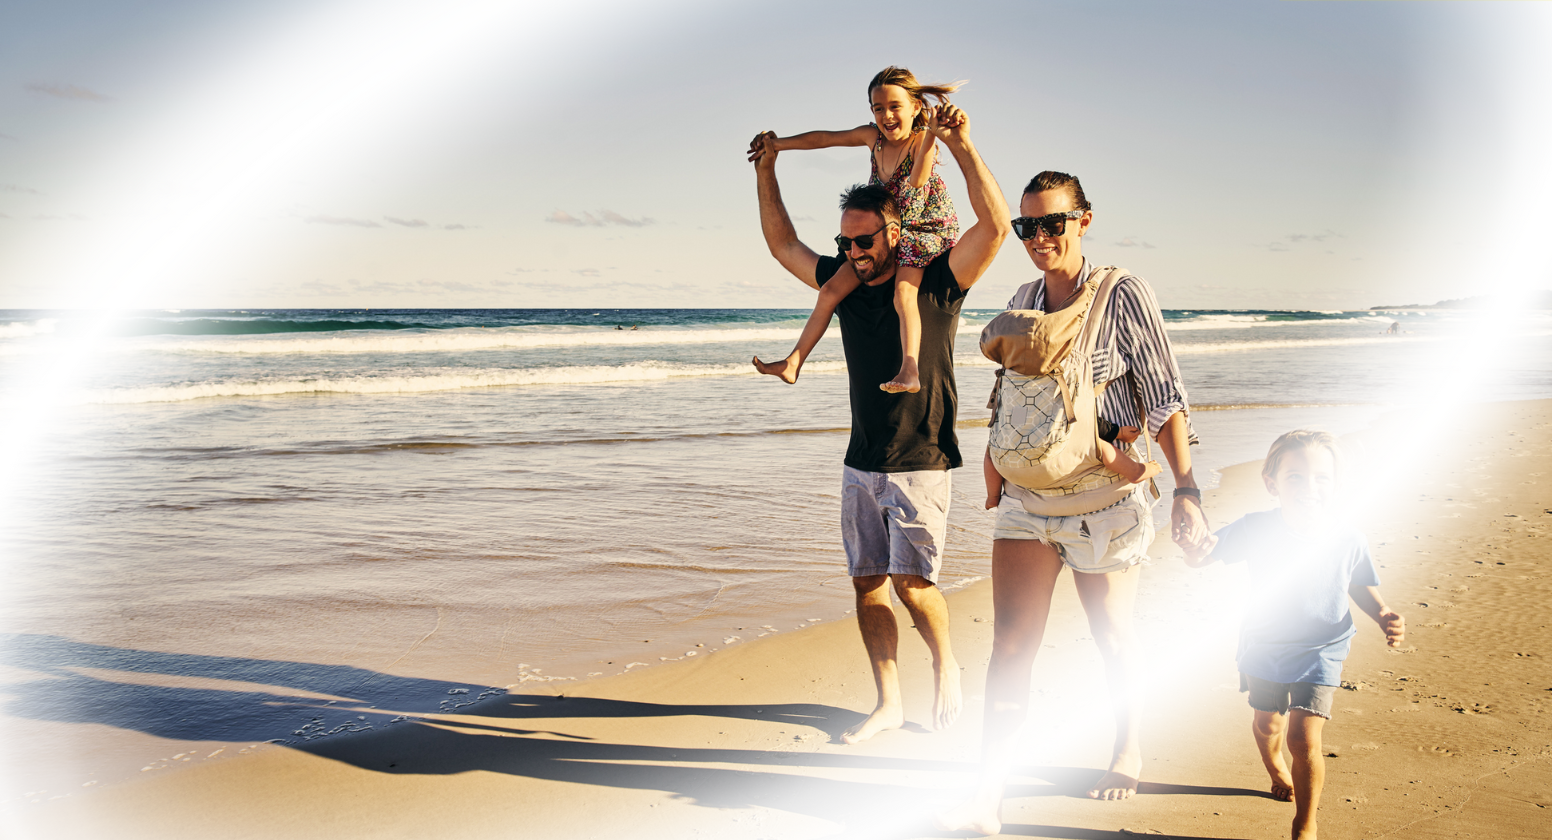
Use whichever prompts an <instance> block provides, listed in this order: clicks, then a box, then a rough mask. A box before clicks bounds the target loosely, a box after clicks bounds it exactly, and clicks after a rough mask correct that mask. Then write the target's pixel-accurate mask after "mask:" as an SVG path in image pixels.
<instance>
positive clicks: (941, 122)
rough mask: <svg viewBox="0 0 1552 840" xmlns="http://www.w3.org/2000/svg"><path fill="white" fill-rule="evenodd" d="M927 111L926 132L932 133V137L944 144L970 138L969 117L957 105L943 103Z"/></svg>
mask: <svg viewBox="0 0 1552 840" xmlns="http://www.w3.org/2000/svg"><path fill="white" fill-rule="evenodd" d="M927 111H928V113H927V130H928V131H930V132H932V136H934V137H936V138H938V139H939V140H942V141H943V142H945V143H947V142H948V141H950V140H964V139H965V138H966V137H969V136H970V117H969V116H967V115H966V114H965V112H964V109H962V108H960V107H959V106H958V105H953V104H950V103H948V102H944V103H943V104H942V105H939V106H938V107H936V108H929V109H927Z"/></svg>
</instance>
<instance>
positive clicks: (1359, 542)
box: [1348, 534, 1380, 586]
mask: <svg viewBox="0 0 1552 840" xmlns="http://www.w3.org/2000/svg"><path fill="white" fill-rule="evenodd" d="M1349 580H1350V581H1351V583H1349V584H1348V585H1349V586H1379V585H1380V573H1379V572H1377V571H1375V569H1374V556H1373V555H1372V554H1370V553H1369V540H1368V539H1367V538H1365V537H1364V535H1363V534H1357V535H1355V538H1354V540H1353V572H1352V575H1351V577H1350V578H1349Z"/></svg>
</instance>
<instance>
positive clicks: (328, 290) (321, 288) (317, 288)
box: [297, 280, 344, 295]
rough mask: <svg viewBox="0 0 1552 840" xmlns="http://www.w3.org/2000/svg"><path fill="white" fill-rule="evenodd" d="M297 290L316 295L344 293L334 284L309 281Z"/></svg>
mask: <svg viewBox="0 0 1552 840" xmlns="http://www.w3.org/2000/svg"><path fill="white" fill-rule="evenodd" d="M297 288H299V289H301V290H302V291H304V292H307V293H308V294H314V295H333V294H338V293H340V292H342V291H344V290H343V289H341V288H340V287H339V286H336V285H334V284H333V283H325V282H323V281H322V280H309V281H307V282H306V283H302V284H301V285H299V286H297Z"/></svg>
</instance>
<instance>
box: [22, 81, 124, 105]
mask: <svg viewBox="0 0 1552 840" xmlns="http://www.w3.org/2000/svg"><path fill="white" fill-rule="evenodd" d="M27 89H28V90H30V91H32V92H33V93H41V94H43V95H45V96H53V97H57V98H59V99H73V100H76V101H77V102H111V101H112V100H113V98H112V97H111V96H103V95H102V94H100V93H98V92H97V91H95V90H90V89H88V88H84V87H81V86H80V85H51V84H41V83H35V84H30V85H28V86H27Z"/></svg>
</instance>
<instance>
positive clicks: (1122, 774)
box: [1089, 755, 1142, 801]
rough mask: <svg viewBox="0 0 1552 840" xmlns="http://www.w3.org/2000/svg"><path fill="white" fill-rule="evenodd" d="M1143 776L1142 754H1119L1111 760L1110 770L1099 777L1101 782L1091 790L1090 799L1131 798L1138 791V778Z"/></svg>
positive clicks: (1111, 799) (1113, 799)
mask: <svg viewBox="0 0 1552 840" xmlns="http://www.w3.org/2000/svg"><path fill="white" fill-rule="evenodd" d="M1141 776H1142V756H1140V755H1118V756H1116V757H1115V758H1114V759H1111V761H1110V770H1109V771H1108V772H1106V773H1105V775H1103V776H1100V777H1099V782H1098V783H1096V784H1095V785H1094V788H1093V789H1092V790H1090V791H1089V798H1090V799H1104V800H1108V801H1116V800H1121V799H1131V798H1132V796H1133V794H1135V793H1137V780H1138V778H1139V777H1141Z"/></svg>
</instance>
